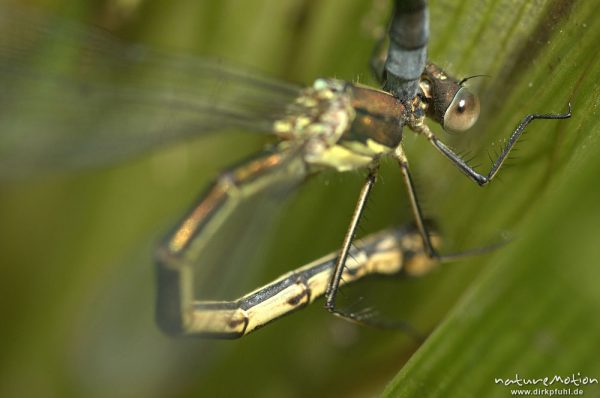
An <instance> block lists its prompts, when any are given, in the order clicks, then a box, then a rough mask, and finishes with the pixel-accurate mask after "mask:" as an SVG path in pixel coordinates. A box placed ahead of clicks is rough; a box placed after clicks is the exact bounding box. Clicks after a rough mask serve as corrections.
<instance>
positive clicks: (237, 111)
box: [0, 0, 570, 338]
mask: <svg viewBox="0 0 600 398" xmlns="http://www.w3.org/2000/svg"><path fill="white" fill-rule="evenodd" d="M0 26H2V27H1V28H0V29H2V32H0V33H3V34H2V37H1V38H0V43H1V45H0V51H1V53H0V55H1V56H2V59H1V63H0V68H1V70H0V71H1V73H2V76H3V87H4V93H5V94H4V98H11V97H15V98H19V101H16V102H15V101H11V102H3V103H2V110H3V114H4V115H6V116H4V119H5V120H7V122H5V123H4V124H3V125H2V130H3V132H2V134H3V136H4V137H3V142H4V144H5V145H4V147H5V148H8V149H7V150H4V153H3V154H2V165H1V167H2V169H3V170H9V169H11V168H12V169H14V168H15V167H16V166H15V165H18V167H19V170H20V171H21V172H23V173H27V172H28V171H29V170H34V169H36V168H43V167H45V166H46V165H54V164H61V166H63V167H67V168H68V167H81V166H82V165H86V164H98V163H102V162H103V161H104V159H105V156H106V153H109V152H112V153H113V156H111V159H112V160H114V159H118V158H119V157H122V158H124V157H127V156H130V155H131V154H132V153H135V152H142V151H145V150H147V149H150V148H153V147H156V146H158V145H161V144H163V143H168V142H172V141H174V140H177V139H181V138H184V137H186V136H189V135H195V134H198V132H205V131H214V130H216V129H223V128H228V127H234V128H240V129H246V130H252V131H265V132H269V133H272V134H274V135H275V136H276V137H277V138H278V139H279V141H278V143H277V144H276V145H274V146H272V147H271V148H269V149H267V150H265V151H264V152H263V153H261V154H258V155H256V156H255V157H253V158H252V159H251V160H249V161H247V162H244V163H243V164H241V165H240V166H238V167H234V168H232V169H230V170H228V171H225V172H223V173H222V174H221V175H220V177H219V178H217V180H216V181H215V182H214V183H213V185H212V186H211V187H210V188H209V189H208V190H207V191H206V192H205V193H204V194H203V195H202V197H201V199H200V201H199V202H198V204H197V205H196V206H194V207H193V208H192V210H191V211H190V212H189V213H188V214H187V215H186V216H185V217H184V218H183V219H182V220H181V222H180V223H179V224H178V225H177V227H176V228H175V229H174V230H173V232H172V233H171V234H169V235H168V236H167V238H166V239H165V240H164V242H163V243H162V244H161V245H160V247H159V248H158V251H157V265H156V266H157V286H158V300H157V318H158V322H159V324H160V325H161V327H162V328H163V329H164V330H165V331H167V332H169V333H173V334H184V335H199V336H205V337H218V338H235V337H241V336H243V335H245V334H247V333H249V332H251V331H253V330H255V329H256V328H258V327H261V326H263V325H265V324H266V323H268V322H270V321H272V320H274V319H276V318H278V317H280V316H282V315H285V314H288V313H290V312H292V311H295V310H297V309H299V308H302V307H303V306H305V305H307V304H309V303H311V302H312V301H314V300H315V299H316V298H317V297H319V296H322V295H324V296H325V307H326V308H327V309H328V310H329V311H331V312H332V313H334V314H336V315H339V316H341V317H345V318H349V319H351V320H355V321H358V322H363V323H370V319H369V317H368V315H367V316H365V315H364V314H363V313H361V312H357V313H354V312H348V311H343V310H341V309H339V308H338V307H337V306H336V295H337V293H338V291H339V288H340V286H341V285H342V284H344V283H350V282H353V281H355V280H359V279H361V278H362V277H363V276H366V275H370V274H398V273H401V272H404V273H407V274H412V275H420V274H423V273H425V272H427V270H429V269H430V268H431V267H432V266H433V265H435V264H436V263H438V262H440V261H444V260H447V259H453V258H455V257H457V256H458V257H460V254H459V255H443V254H439V253H438V252H437V250H436V244H435V239H434V237H433V236H432V235H431V234H430V231H429V230H428V228H427V223H426V222H425V221H424V217H423V214H422V213H423V212H422V211H421V208H420V206H419V201H418V198H417V195H416V191H415V189H414V184H413V180H412V177H411V174H410V171H409V167H408V159H407V156H406V154H405V152H404V149H403V146H402V134H403V127H405V126H406V127H408V128H409V129H411V130H412V131H414V132H416V133H417V134H420V135H423V136H424V137H425V138H426V139H427V140H428V141H429V142H430V143H431V144H432V146H433V147H434V148H435V149H437V150H438V152H440V153H441V154H442V155H443V156H445V157H446V158H448V160H449V161H450V162H451V163H452V164H454V166H456V167H457V168H458V169H459V170H460V171H461V172H463V173H464V174H465V175H467V177H469V178H470V179H471V180H473V181H474V182H476V183H477V184H479V185H485V184H487V183H489V182H490V181H491V180H492V179H493V178H494V177H495V176H496V174H497V172H498V170H499V169H500V168H501V166H502V164H503V162H504V160H505V159H506V157H507V156H508V154H509V152H510V150H511V149H512V147H513V146H514V144H515V143H516V142H517V140H518V139H519V137H520V136H521V134H522V132H523V130H524V129H525V127H526V125H527V124H528V123H529V122H531V121H532V120H534V119H564V118H568V117H570V110H569V112H567V113H564V114H532V115H528V116H526V117H525V118H524V119H523V121H522V122H521V123H520V124H519V125H518V126H517V128H516V129H515V130H514V131H513V133H512V134H511V136H510V138H509V139H508V141H507V144H506V146H505V147H504V148H503V150H502V151H501V153H500V155H499V156H498V158H497V159H495V160H494V161H493V164H492V167H491V169H490V171H489V172H488V173H487V174H480V173H478V172H477V171H476V170H474V169H473V168H472V167H470V166H469V165H468V164H467V162H465V161H464V160H463V159H462V158H461V157H460V156H459V155H457V154H456V153H455V152H454V151H453V150H452V149H450V148H449V147H448V146H447V145H445V144H444V143H443V142H442V141H441V140H440V139H438V138H437V137H436V135H435V134H434V133H433V132H432V131H431V130H430V129H429V127H428V126H427V125H426V124H425V118H426V116H429V117H430V118H431V119H432V120H434V121H436V122H438V123H440V124H441V125H442V126H443V127H444V128H445V129H448V130H453V131H464V130H466V129H468V128H470V127H471V126H472V125H473V124H474V123H475V121H476V119H477V117H478V113H479V103H478V100H477V98H476V97H475V96H474V95H473V94H472V93H471V92H469V91H468V90H467V88H466V87H464V85H463V83H464V80H460V81H459V80H456V79H454V78H452V77H451V76H449V75H448V74H447V73H445V72H444V71H443V70H442V69H441V68H439V67H438V66H436V65H434V64H432V63H428V62H427V40H428V34H429V32H428V10H427V3H426V2H425V1H424V0H418V1H396V2H395V8H394V13H393V16H392V18H391V22H390V24H389V43H388V45H387V47H384V51H383V54H384V57H383V58H380V59H377V58H376V59H375V60H374V61H373V69H374V71H375V74H376V76H377V79H378V80H379V82H380V83H381V86H382V89H375V88H371V87H366V86H362V85H359V84H355V83H351V82H346V81H340V80H336V79H318V80H316V81H315V83H314V84H313V85H312V86H310V87H307V88H302V87H297V86H294V85H290V84H286V83H281V82H277V81H274V80H272V79H268V78H263V77H259V76H256V75H253V74H250V73H246V72H243V71H240V70H237V69H235V68H230V67H228V66H226V65H223V64H221V63H218V62H214V61H207V60H204V59H198V58H193V57H181V56H179V57H173V56H170V55H169V56H167V55H165V54H160V53H158V52H155V51H152V50H148V49H147V48H144V47H137V46H130V45H124V44H122V43H120V42H118V41H115V40H114V39H113V38H111V37H109V36H108V35H106V34H103V33H101V32H98V31H96V30H93V29H89V28H82V27H80V26H78V25H77V24H72V23H67V22H65V21H63V20H59V19H56V18H53V17H48V16H47V15H44V14H41V13H36V12H34V11H31V10H26V11H24V10H19V9H15V8H6V9H5V8H4V7H2V14H1V15H0ZM57 42H58V43H60V49H61V51H66V52H67V55H68V57H67V59H70V60H71V61H73V62H64V63H63V62H49V61H48V59H50V58H49V57H48V55H49V54H50V53H52V51H53V44H54V43H57ZM90 76H93V79H90ZM6 77H9V78H6ZM215 82H218V84H217V86H216V87H217V89H208V88H209V87H214V83H215ZM17 92H25V93H29V92H30V93H35V94H36V95H37V94H39V93H44V92H49V93H58V92H60V96H59V97H57V100H56V101H55V102H49V103H48V102H47V103H44V104H39V103H37V102H36V101H30V98H29V97H28V96H27V95H25V96H23V95H20V96H17V95H16V93H17ZM65 104H67V105H68V107H65ZM36 107H39V108H36ZM65 108H67V109H65ZM32 112H33V113H34V114H35V115H36V117H35V118H32V117H31V114H32ZM8 115H10V116H8ZM40 120H43V123H42V124H44V123H46V124H48V125H53V126H57V125H59V126H63V127H64V130H65V134H63V135H61V136H60V137H59V138H58V139H56V138H54V137H44V136H43V135H42V136H40V135H39V134H36V132H35V131H33V130H35V129H36V128H38V127H39V126H40V125H41V124H40ZM173 121H176V123H173ZM23 153H27V154H28V156H27V158H26V161H23V156H22V154H23ZM95 154H98V157H97V158H96V157H95ZM383 157H391V158H393V159H395V160H396V161H397V163H398V165H399V167H400V171H401V174H402V177H403V180H404V183H405V185H406V188H407V193H408V198H409V202H410V205H411V208H412V212H413V215H414V219H415V226H414V227H404V228H400V229H398V230H393V231H392V230H390V231H384V232H381V233H379V234H376V235H373V236H370V237H367V238H365V240H364V241H363V242H362V243H361V244H358V245H357V248H353V247H352V245H353V241H354V238H355V235H356V229H357V226H358V225H359V222H360V218H361V215H362V213H363V210H364V206H365V203H366V202H367V199H368V196H369V194H370V192H371V190H372V188H373V186H374V184H375V182H376V178H377V174H378V169H379V163H380V160H381V159H382V158H383ZM360 168H364V169H367V170H368V176H367V179H366V182H365V183H364V185H363V188H362V190H361V191H360V194H359V198H358V203H357V205H356V208H355V211H354V214H353V216H352V219H351V222H350V226H349V228H348V231H347V233H346V235H345V238H344V240H343V244H342V249H341V250H340V252H339V253H335V254H333V255H331V256H329V257H326V258H324V259H322V260H318V261H317V262H315V263H312V264H309V265H307V266H305V267H302V268H299V269H298V270H296V271H293V272H291V273H290V274H288V275H285V276H283V277H281V278H280V279H278V280H276V281H275V282H273V283H271V284H268V285H266V286H265V287H263V288H260V289H258V290H256V291H254V292H252V293H250V294H248V295H245V296H243V297H242V298H240V299H238V300H235V301H215V302H207V301H200V300H198V299H196V296H195V290H194V273H195V270H196V269H198V267H202V259H203V255H204V250H205V247H206V245H207V244H208V243H209V242H210V241H211V239H214V236H215V234H216V233H217V232H218V231H219V229H221V228H222V226H223V224H224V223H225V222H226V221H227V220H228V219H229V218H231V217H232V214H233V213H234V211H235V209H236V208H237V207H238V206H240V204H242V203H244V202H245V201H246V200H247V199H249V198H251V197H255V196H257V195H261V194H262V193H264V192H265V191H268V190H270V189H272V188H273V187H274V186H275V187H279V188H278V189H281V190H288V189H291V188H293V187H295V186H296V185H298V184H299V183H301V182H302V181H303V180H304V179H305V178H306V176H308V175H310V174H313V173H316V172H319V171H321V170H326V169H333V170H336V171H339V172H345V171H350V170H356V169H360Z"/></svg>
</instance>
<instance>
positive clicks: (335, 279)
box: [325, 164, 379, 321]
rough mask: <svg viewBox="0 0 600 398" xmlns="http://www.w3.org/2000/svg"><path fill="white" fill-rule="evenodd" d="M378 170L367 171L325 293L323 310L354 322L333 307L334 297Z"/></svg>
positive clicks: (354, 318) (350, 316)
mask: <svg viewBox="0 0 600 398" xmlns="http://www.w3.org/2000/svg"><path fill="white" fill-rule="evenodd" d="M378 170H379V165H377V164H376V165H374V166H373V167H371V169H370V170H369V175H368V176H367V180H366V181H365V184H364V185H363V187H362V189H361V191H360V195H359V197H358V201H357V203H356V207H355V209H354V213H353V214H352V219H351V220H350V225H349V227H348V231H347V232H346V235H345V236H344V242H343V244H342V249H341V251H340V254H339V257H338V258H337V260H336V263H335V268H334V271H333V274H332V275H331V279H330V280H329V284H328V285H327V290H326V291H325V308H326V309H327V310H328V311H329V312H331V313H333V314H336V315H338V316H341V317H342V318H349V319H353V320H355V321H362V319H360V316H358V315H357V314H353V313H344V312H342V311H340V310H338V309H337V308H336V306H335V302H336V296H337V293H338V289H339V287H340V281H341V279H342V274H343V272H344V267H345V265H346V260H347V258H348V253H349V251H350V247H351V246H352V241H353V240H354V236H355V235H356V228H357V227H358V224H359V222H360V218H361V216H362V213H363V211H364V209H365V204H366V203H367V200H368V198H369V194H370V193H371V189H372V188H373V185H375V181H376V180H377V172H378Z"/></svg>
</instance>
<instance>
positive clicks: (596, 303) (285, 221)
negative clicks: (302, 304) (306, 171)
mask: <svg viewBox="0 0 600 398" xmlns="http://www.w3.org/2000/svg"><path fill="white" fill-rule="evenodd" d="M27 3H28V4H31V3H35V4H36V5H37V6H40V7H42V8H44V9H48V10H49V12H52V13H54V14H57V15H61V16H65V17H66V18H69V19H75V20H79V21H81V22H82V23H84V24H95V25H100V26H102V27H104V28H106V29H108V30H109V31H111V32H113V33H114V34H115V35H116V36H118V37H121V38H123V39H124V40H126V41H131V42H140V43H142V44H144V45H147V46H151V47H158V48H162V49H167V50H170V51H174V52H184V53H190V54H198V55H202V56H206V55H208V56H212V57H217V58H223V59H226V60H227V61H229V62H232V63H234V64H239V65H242V66H244V67H249V68H255V69H258V70H261V71H264V72H267V73H269V74H270V75H273V76H274V77H277V78H280V79H284V80H289V81H294V82H298V83H302V84H310V82H311V81H312V80H314V79H315V78H316V77H321V76H333V77H338V78H342V79H347V80H352V81H356V80H358V81H360V82H370V77H369V72H368V59H369V57H370V55H371V49H372V46H373V41H374V39H373V34H374V32H376V31H377V29H381V28H382V26H385V21H386V18H387V17H388V15H389V13H388V12H389V4H388V2H387V1H377V0H375V1H364V0H319V1H314V0H313V1H311V0H251V1H250V0H247V1H246V0H225V1H223V0H220V1H217V0H214V1H208V0H207V1H186V0H176V1H175V0H170V1H167V0H146V1H141V0H138V1H136V0H129V1H126V0H113V1H67V0H64V1H60V0H55V1H51V0H46V1H38V2H33V1H31V2H27ZM593 10H594V7H593V4H592V2H574V1H556V0H555V1H549V0H548V1H544V0H540V1H535V2H530V1H524V0H519V1H517V0H485V1H476V0H469V1H462V2H454V1H450V0H440V1H435V2H432V4H431V38H430V58H431V59H432V60H434V61H435V62H436V63H438V64H440V65H442V66H443V67H444V68H446V69H447V70H448V71H450V72H451V73H452V74H454V75H456V76H468V75H473V74H489V75H491V78H482V79H479V80H474V81H472V82H470V84H472V85H473V86H474V87H475V90H476V91H477V92H479V93H480V96H481V102H482V106H483V114H482V116H481V119H480V122H479V123H478V124H477V125H476V126H475V128H474V129H473V132H471V133H467V134H466V136H465V137H450V136H448V135H445V134H444V133H442V132H440V134H441V135H442V136H443V138H444V139H446V140H448V141H450V142H451V144H452V145H454V146H456V147H458V148H461V149H465V150H473V151H474V152H476V153H478V154H480V156H479V157H478V159H481V164H482V166H481V169H482V170H484V169H486V167H487V166H488V164H489V163H488V160H487V158H486V150H487V148H490V147H491V148H492V153H493V148H494V146H493V145H492V144H494V145H498V143H499V141H498V140H499V139H501V138H503V137H506V136H507V135H508V134H509V132H510V130H511V128H512V127H513V126H514V125H515V124H516V122H517V121H518V120H519V119H520V118H521V117H522V116H523V115H524V114H526V113H529V112H559V111H563V110H564V109H565V107H566V103H567V102H568V101H569V100H570V101H571V102H572V104H573V108H574V117H573V119H571V120H569V121H566V122H552V121H540V122H534V124H533V125H532V126H531V127H530V128H528V132H529V133H528V135H527V137H526V138H527V142H526V143H523V145H520V146H519V149H520V151H519V152H518V156H517V159H516V160H515V161H514V166H515V167H512V168H509V169H507V170H505V171H503V172H501V174H500V178H501V181H497V182H495V183H494V184H492V185H490V186H489V187H486V188H485V189H483V190H482V189H480V188H478V187H474V186H473V184H472V183H471V182H469V181H467V180H466V179H465V178H464V176H462V175H461V174H460V173H459V172H457V171H456V170H454V169H453V167H452V166H451V165H450V164H449V163H448V162H447V161H446V160H445V159H442V158H441V157H440V156H438V155H437V154H436V153H435V152H434V151H433V150H432V149H431V148H429V147H428V146H427V144H426V143H424V142H422V140H420V139H419V137H416V138H413V136H412V134H411V133H409V132H407V135H406V141H407V146H408V147H409V148H408V150H407V153H408V156H409V158H410V161H411V164H412V166H413V169H414V172H415V173H416V175H417V178H418V183H419V186H420V190H421V192H422V196H423V195H424V196H425V198H424V199H425V204H426V210H427V214H428V215H431V216H433V217H434V218H435V219H436V220H437V221H438V222H439V223H440V225H441V227H442V229H443V231H444V235H445V236H446V237H448V240H452V241H453V244H454V245H455V246H458V247H472V246H476V245H477V244H482V243H485V242H486V241H489V239H494V237H495V236H496V235H497V234H498V232H499V231H501V230H509V231H510V232H511V233H513V235H514V237H515V238H514V242H513V243H511V244H510V245H508V246H507V247H506V248H503V249H502V250H498V251H497V252H495V253H492V254H489V255H485V256H482V257H480V258H476V259H473V260H471V261H466V262H462V263H459V264H454V265H451V266H448V268H446V269H444V270H443V271H442V272H438V273H436V274H434V275H432V276H431V277H428V278H427V281H426V282H424V283H423V284H420V283H419V284H406V283H403V281H395V280H392V281H381V285H379V286H380V287H378V290H381V291H385V292H387V294H388V295H387V299H388V301H389V302H391V303H393V304H395V303H397V306H398V308H400V309H401V310H402V313H406V314H408V315H409V317H410V318H411V319H412V320H414V322H416V323H417V324H419V325H420V327H421V328H422V329H423V330H426V331H427V330H434V329H435V332H434V334H433V335H432V336H431V338H430V339H428V340H427V341H426V342H425V344H424V345H423V346H421V347H419V343H418V342H415V341H414V340H412V339H410V338H408V337H406V336H403V335H400V334H396V333H391V332H386V331H379V330H371V329H366V328H361V327H357V326H355V325H352V324H348V323H346V322H343V321H340V320H337V319H334V318H333V317H331V316H330V315H329V314H327V313H326V312H325V311H323V310H322V309H321V308H319V307H320V305H319V304H318V303H317V305H315V306H313V307H312V308H309V309H306V310H304V311H300V312H298V313H296V314H294V315H292V316H290V317H287V318H286V319H284V320H281V321H279V322H276V323H274V324H272V325H270V326H269V327H267V328H265V329H262V330H260V331H257V332H256V333H255V334H252V335H250V336H248V337H246V338H244V339H242V340H239V341H215V342H213V341H197V340H190V339H183V340H177V339H170V338H168V337H166V336H164V335H162V334H161V333H160V332H159V330H158V329H157V327H156V326H155V324H154V320H153V304H154V303H153V300H154V296H153V294H154V291H153V289H154V288H153V283H154V279H153V277H154V275H153V270H154V269H153V264H152V258H151V255H152V250H153V246H154V244H155V243H156V241H157V239H159V238H160V236H161V235H162V234H163V233H164V232H165V231H166V230H167V229H168V228H169V227H171V226H172V225H173V223H174V222H175V220H176V219H177V218H178V217H179V216H180V215H181V213H182V212H183V211H184V210H185V209H186V208H187V207H188V206H189V205H190V204H191V203H192V202H193V200H194V199H195V198H196V196H197V194H198V192H200V191H201V189H202V187H203V186H205V185H206V184H208V183H209V182H210V180H211V179H212V178H213V177H214V176H215V175H216V174H217V173H218V170H220V169H222V168H224V167H227V166H228V165H230V164H232V163H235V162H237V161H239V160H240V159H243V158H244V157H245V156H248V155H250V154H251V153H252V152H254V151H257V150H260V148H262V147H263V146H264V144H265V139H264V137H261V136H253V135H249V134H243V133H240V132H228V133H227V134H223V133H217V134H215V135H213V136H210V137H203V138H201V139H199V140H198V141H196V142H189V143H185V145H179V146H176V147H171V148H166V149H165V150H164V151H160V152H157V153H154V154H150V155H147V156H144V157H142V158H137V159H132V160H131V161H129V162H127V163H125V164H119V165H114V166H111V167H110V168H106V169H102V170H81V171H79V172H77V173H58V174H50V175H48V174H47V173H45V174H41V175H40V176H39V177H37V178H31V179H28V180H24V181H13V182H10V183H3V184H2V185H1V186H0V220H1V227H0V242H1V243H0V253H2V254H1V255H0V256H1V257H0V258H1V263H0V267H1V270H2V277H1V278H0V291H1V292H2V296H1V299H0V308H1V309H2V311H3V314H5V316H4V321H3V326H2V328H1V329H0V333H1V335H0V337H1V339H2V341H3V342H4V344H3V355H2V358H1V359H0V395H2V396H44V397H53V396H55V397H70V396H72V397H79V396H85V397H96V396H97V397H106V396H110V397H135V396H140V397H153V396H156V397H163V396H170V397H187V396H242V395H245V396H266V397H301V396H365V395H373V394H377V393H379V392H381V391H382V390H383V389H384V386H385V385H386V384H387V383H388V382H389V381H390V380H391V379H392V377H393V375H394V374H396V373H397V372H398V371H399V370H400V369H402V371H401V372H400V373H399V374H398V375H397V376H396V378H395V379H393V382H392V383H391V384H389V385H388V390H387V392H388V393H389V394H390V395H391V396H395V395H400V396H411V397H413V396H419V397H422V396H493V395H494V394H495V395H497V396H503V395H506V394H507V392H506V388H505V387H500V386H497V385H495V384H494V380H493V378H494V377H509V376H511V375H514V373H519V374H521V375H523V376H526V377H527V376H531V377H541V376H545V375H550V376H551V375H552V374H554V373H557V372H558V373H561V374H562V373H569V374H570V373H572V372H575V373H577V372H581V373H582V374H586V375H589V376H591V377H598V376H599V375H600V371H599V365H598V363H599V362H598V360H597V357H598V348H597V344H596V342H597V339H598V335H599V329H600V327H599V326H600V325H599V323H598V316H597V314H598V312H599V311H598V309H599V307H600V298H599V297H598V290H597V289H595V281H596V280H599V278H598V277H599V276H600V275H598V273H599V272H600V271H599V270H598V267H597V266H596V265H597V263H598V261H597V259H598V258H600V256H599V254H600V253H598V250H599V249H598V245H597V243H596V240H597V236H598V233H597V228H598V227H597V226H598V225H600V223H599V222H598V221H600V220H598V216H599V214H600V212H598V210H597V209H598V205H597V203H599V201H598V195H599V194H600V189H598V187H597V184H595V183H594V178H595V176H596V175H597V173H596V170H597V168H598V166H600V165H598V160H597V157H595V156H593V154H594V153H595V152H596V151H597V150H598V149H597V145H598V144H597V142H598V139H597V136H598V127H597V126H596V120H598V117H597V116H598V114H597V112H598V111H597V104H598V100H597V98H599V97H598V94H599V93H598V91H599V87H600V86H599V85H598V83H597V82H598V81H599V72H600V71H599V70H598V69H599V67H598V66H597V65H596V64H595V52H596V47H597V44H596V43H597V42H598V35H600V26H599V23H598V21H597V18H596V19H594V18H593ZM438 131H439V130H438ZM0 133H1V132H0ZM398 174H399V173H398V172H397V170H396V169H395V167H394V165H393V164H390V165H384V170H383V173H382V178H381V179H380V183H379V185H378V187H377V188H376V191H375V192H374V197H373V199H372V201H371V202H370V208H369V210H368V213H367V220H366V221H365V225H364V228H365V230H367V231H371V230H376V229H378V228H381V227H384V226H389V225H393V224H397V223H401V222H405V221H406V220H408V218H409V214H408V211H407V204H406V201H405V199H404V196H403V195H404V194H403V189H402V186H401V182H400V178H399V175H398ZM361 181H362V176H361V175H360V173H351V174H348V175H342V176H339V175H335V174H331V173H326V174H325V175H324V176H319V177H317V178H314V179H312V180H310V181H308V183H307V184H306V186H305V187H303V188H302V189H301V192H300V195H299V196H298V197H297V198H295V199H294V200H293V201H292V203H291V204H290V206H291V207H290V208H289V209H290V211H289V212H288V214H287V215H286V216H284V217H282V219H280V220H278V232H277V233H276V234H274V235H275V236H274V237H273V240H272V242H271V244H270V248H269V250H268V251H267V252H266V254H265V256H266V257H267V259H268V261H266V264H265V266H264V267H263V268H262V270H261V271H260V273H261V274H260V275H258V276H257V279H258V280H259V282H266V281H268V280H270V279H271V278H273V277H274V276H276V275H279V274H281V273H283V272H286V271H288V270H289V269H290V268H293V267H296V266H299V265H301V264H303V263H305V262H307V261H310V260H312V259H314V258H316V257H318V256H320V255H322V254H325V253H328V252H329V251H331V250H334V249H336V248H337V247H338V246H339V244H340V242H341V239H342V236H343V233H344V230H345V228H346V225H347V222H348V219H349V216H350V214H351V211H352V208H353V205H354V201H355V198H356V195H357V193H358V189H359V186H360V183H361ZM246 266H247V265H246V264H245V265H242V266H241V267H240V272H244V268H245V267H246ZM459 297H461V299H460V301H459V302H458V304H457V305H454V304H455V303H456V301H457V299H458V298H459ZM452 307H454V308H452ZM450 308H452V310H451V311H450V312H449V313H448V315H447V316H446V317H445V318H444V315H445V314H446V313H447V312H448V310H449V309H450ZM442 319H444V320H443V321H442V322H441V324H440V326H439V328H437V329H436V325H438V324H439V322H440V321H441V320H442ZM415 351H416V353H415V354H414V355H413V353H414V352H415ZM411 356H412V360H411V361H410V362H409V363H408V364H407V365H406V366H404V364H405V363H406V361H407V360H408V359H409V358H411ZM593 388H596V389H595V390H592V389H593ZM594 393H595V394H597V393H598V389H597V387H594V386H592V387H590V388H589V390H588V389H586V395H588V394H594Z"/></svg>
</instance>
